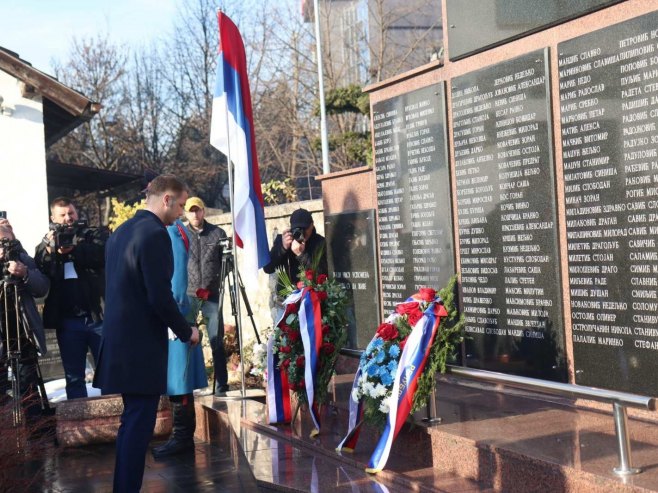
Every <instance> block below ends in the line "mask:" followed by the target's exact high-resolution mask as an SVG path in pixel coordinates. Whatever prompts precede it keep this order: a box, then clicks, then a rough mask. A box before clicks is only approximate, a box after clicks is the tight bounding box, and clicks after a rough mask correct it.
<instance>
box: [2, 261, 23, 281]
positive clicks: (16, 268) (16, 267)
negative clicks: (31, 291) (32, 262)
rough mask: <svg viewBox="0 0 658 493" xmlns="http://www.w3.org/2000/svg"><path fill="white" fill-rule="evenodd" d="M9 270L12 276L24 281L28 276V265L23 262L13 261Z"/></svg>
mask: <svg viewBox="0 0 658 493" xmlns="http://www.w3.org/2000/svg"><path fill="white" fill-rule="evenodd" d="M7 270H8V271H9V273H10V274H11V275H12V276H14V277H18V278H19V279H23V278H24V277H25V276H26V275H27V265H25V264H24V263H22V262H18V261H16V262H14V261H13V260H11V261H10V262H9V266H8V267H7Z"/></svg>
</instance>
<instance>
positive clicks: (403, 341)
mask: <svg viewBox="0 0 658 493" xmlns="http://www.w3.org/2000/svg"><path fill="white" fill-rule="evenodd" d="M407 339H409V336H407V337H405V338H404V339H402V340H401V341H400V344H399V346H400V352H402V350H403V349H404V346H405V344H406V343H407Z"/></svg>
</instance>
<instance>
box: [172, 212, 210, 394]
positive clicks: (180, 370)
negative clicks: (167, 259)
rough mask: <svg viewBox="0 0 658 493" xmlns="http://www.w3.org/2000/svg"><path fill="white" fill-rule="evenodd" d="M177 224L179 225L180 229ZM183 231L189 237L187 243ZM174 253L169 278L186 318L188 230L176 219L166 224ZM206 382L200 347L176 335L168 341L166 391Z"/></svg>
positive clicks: (188, 389) (176, 391)
mask: <svg viewBox="0 0 658 493" xmlns="http://www.w3.org/2000/svg"><path fill="white" fill-rule="evenodd" d="M179 228H180V229H179ZM181 229H182V231H183V234H185V236H186V237H187V239H188V243H187V244H188V246H187V247H186V245H185V241H184V240H183V236H182V235H181ZM167 232H168V233H169V237H170V238H171V246H172V249H173V253H174V276H173V277H172V278H171V290H172V292H173V294H174V299H175V300H176V303H178V308H179V309H180V311H181V313H182V314H183V315H185V316H186V317H188V318H189V315H190V311H191V310H192V307H190V301H189V298H188V296H187V261H188V248H189V241H190V240H189V238H190V233H189V231H188V230H187V229H186V228H185V226H183V223H181V222H180V221H176V223H175V224H173V225H172V226H168V227H167ZM207 386H208V377H207V376H206V367H205V365H204V363H203V351H202V349H201V345H200V344H197V345H196V346H194V347H193V348H191V349H190V344H189V343H187V342H181V341H180V340H179V339H176V340H175V341H172V340H170V341H169V364H168V366H167V395H184V394H191V393H192V391H193V390H194V389H202V388H204V387H207Z"/></svg>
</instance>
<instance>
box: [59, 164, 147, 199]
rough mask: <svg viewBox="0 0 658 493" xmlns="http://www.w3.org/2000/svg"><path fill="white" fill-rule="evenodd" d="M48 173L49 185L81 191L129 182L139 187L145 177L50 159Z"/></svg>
mask: <svg viewBox="0 0 658 493" xmlns="http://www.w3.org/2000/svg"><path fill="white" fill-rule="evenodd" d="M46 173H47V175H48V186H49V187H53V188H57V189H70V190H80V191H81V192H92V191H94V192H102V191H104V190H110V189H114V188H117V187H121V186H124V185H128V184H134V185H135V186H136V187H139V186H140V182H141V181H143V179H144V177H143V176H142V175H134V174H131V173H122V172H120V171H110V170H104V169H99V168H91V167H89V166H79V165H76V164H68V163H60V162H57V161H53V160H50V159H48V160H47V161H46ZM60 195H61V194H60Z"/></svg>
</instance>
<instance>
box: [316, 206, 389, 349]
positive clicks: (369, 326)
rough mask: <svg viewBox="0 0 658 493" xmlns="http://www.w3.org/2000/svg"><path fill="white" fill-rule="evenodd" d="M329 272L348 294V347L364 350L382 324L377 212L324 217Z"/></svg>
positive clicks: (348, 213) (344, 213) (369, 211)
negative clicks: (376, 233)
mask: <svg viewBox="0 0 658 493" xmlns="http://www.w3.org/2000/svg"><path fill="white" fill-rule="evenodd" d="M324 230H325V233H326V235H327V245H328V249H327V250H328V251H327V254H328V255H327V259H328V262H329V272H331V273H332V274H333V276H334V277H335V278H336V280H337V281H338V282H340V283H342V284H343V285H344V286H345V287H346V289H347V293H348V297H349V303H348V307H347V319H348V339H347V347H348V348H351V349H357V348H358V349H364V348H365V347H366V346H367V345H368V343H369V342H370V339H372V335H373V334H374V333H375V330H376V329H377V327H378V326H379V324H380V312H381V310H380V309H379V279H378V277H377V246H376V243H375V211H374V209H370V210H365V211H356V212H342V213H340V214H327V215H325V216H324Z"/></svg>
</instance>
